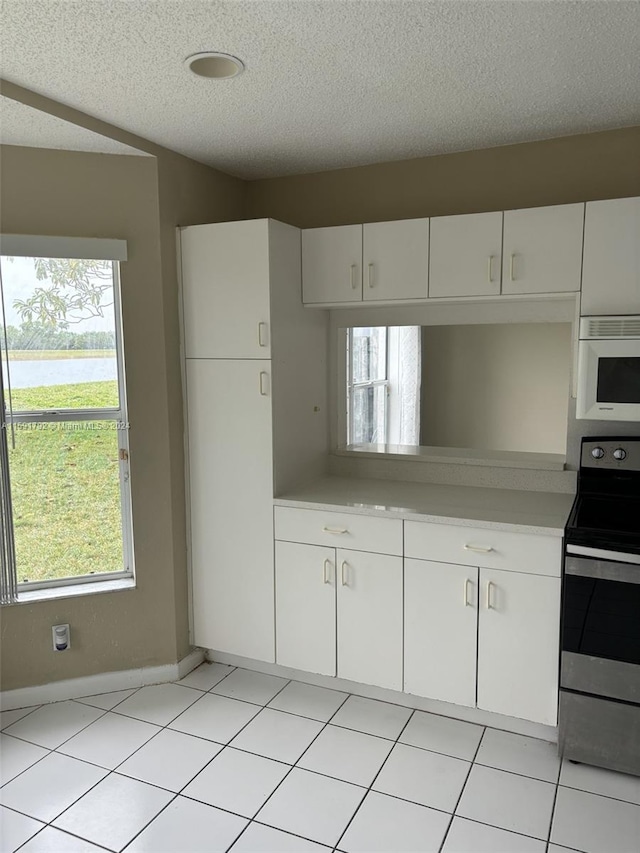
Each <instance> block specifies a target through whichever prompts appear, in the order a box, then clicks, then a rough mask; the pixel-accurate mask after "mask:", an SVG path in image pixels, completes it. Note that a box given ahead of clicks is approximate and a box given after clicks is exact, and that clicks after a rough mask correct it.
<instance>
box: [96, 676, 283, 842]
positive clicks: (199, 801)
mask: <svg viewBox="0 0 640 853" xmlns="http://www.w3.org/2000/svg"><path fill="white" fill-rule="evenodd" d="M238 669H240V667H234V668H233V669H232V670H231V671H230V672H228V673H227V674H226V675H225V676H223V677H222V678H221V679H220V681H217V682H216V683H215V684H214V685H213V686H212V687H210V688H209V690H207V691H205V693H203V695H205V694H206V695H210V694H211V691H212V690H213V689H214V688H215V687H217V686H218V685H219V684H222V682H223V681H224V680H225V679H227V678H228V677H229V676H230V675H232V673H234V672H236V671H238ZM247 671H248V672H251V671H252V670H247ZM172 683H174V682H172ZM290 683H291V681H290V680H288V681H287V682H286V684H283V685H282V687H281V688H280V689H279V690H278V691H277V692H276V693H275V694H274V695H273V696H272V697H271V699H269V702H272V701H273V700H274V699H275V698H276V696H278V695H279V694H280V693H281V692H282V691H283V690H284V689H285V687H287V686H288V685H289V684H290ZM213 695H214V696H220V695H222V694H219V693H214V694H213ZM223 698H225V699H233V700H234V701H237V702H242V701H244V700H241V699H235V698H234V697H232V696H223ZM200 699H202V696H201V697H200ZM200 699H196V701H195V702H192V703H191V705H189V706H188V708H185V709H184V711H181V712H180V714H178V715H177V716H176V717H174V718H173V719H172V720H170V721H169V723H167V725H166V726H164V727H163V729H162V730H164V729H167V728H168V727H169V725H170V724H171V723H172V722H175V720H177V719H178V717H179V716H181V714H183V713H185V712H186V711H187V710H188V709H189V708H192V707H193V706H194V705H196V704H197V703H198V702H199V701H200ZM246 704H253V703H246ZM259 707H260V709H261V711H263V710H264V709H265V708H266V707H267V706H266V705H261V706H259ZM261 711H258V712H257V713H256V714H254V716H253V717H251V719H250V720H247V722H246V723H245V724H244V725H243V726H242V727H241V728H240V729H239V730H238V731H237V732H236V733H235V734H234V735H233V737H232V738H231V739H230V740H229V741H227V743H224V744H219V743H218V741H209V740H208V739H207V738H202V740H208V742H209V743H216V744H218V745H219V746H222V749H220V750H218V752H216V754H215V755H214V756H213V757H212V758H211V759H210V760H209V761H207V763H206V764H205V765H204V766H203V767H201V768H200V769H199V770H198V772H197V773H195V774H194V775H193V776H192V777H191V778H190V779H189V780H188V782H186V783H185V784H184V785H183V786H182V787H181V788H180V790H179V791H177V792H174V791H168V793H171V794H173V797H172V798H171V799H170V800H169V802H168V803H166V804H165V805H164V806H163V807H162V808H161V809H160V811H159V812H158V813H157V814H155V815H154V816H153V817H152V818H151V820H150V821H148V822H147V823H146V824H145V825H144V826H143V827H142V828H141V829H140V830H139V831H138V832H137V833H136V834H135V835H134V836H133V837H132V838H130V839H129V841H128V842H127V843H126V844H125V846H124V847H123V848H122V850H123V851H124V850H126V848H127V847H129V845H130V844H132V843H133V842H134V841H135V839H136V838H137V837H138V836H139V835H141V834H142V833H143V832H144V831H145V830H146V829H147V828H148V827H149V826H150V825H151V824H152V823H153V822H154V820H156V818H158V817H159V816H160V815H161V814H162V813H163V812H164V811H166V809H168V808H169V806H170V805H171V804H172V803H174V802H175V801H176V800H177V799H178V797H180V796H184V795H183V793H182V792H183V791H184V790H185V789H186V788H188V787H189V785H190V784H191V783H192V782H193V780H194V779H195V778H196V777H197V776H199V775H200V774H201V773H202V772H203V771H204V770H205V769H206V768H207V767H208V766H209V765H210V764H211V763H212V762H214V761H215V760H216V758H217V757H218V756H219V755H221V754H222V753H223V752H224V750H225V749H227V748H228V747H230V746H231V741H233V740H234V739H235V738H236V737H237V736H238V735H239V734H240V733H241V732H242V731H244V729H245V728H246V727H247V726H248V725H249V724H250V723H252V722H253V721H254V720H255V719H256V717H258V716H259V715H260V713H261ZM169 731H178V730H177V729H169ZM178 733H179V734H184V735H186V736H187V737H190V736H191V735H189V734H188V733H187V732H178ZM159 734H160V732H157V735H159ZM157 735H154V737H156V736H157ZM151 740H153V738H150V739H149V741H147V743H149V742H150V741H151ZM145 745H146V744H143V745H142V746H145ZM142 746H141V747H140V749H142ZM137 751H138V750H136V751H135V752H137ZM135 752H133V753H131V756H132V755H135ZM131 756H129V757H128V758H126V759H124V761H122V762H120V764H119V765H118V767H121V766H122V764H124V763H125V761H128V760H129V758H131ZM113 772H115V770H114V771H113ZM118 775H120V776H123V775H124V774H118ZM286 775H287V776H288V775H289V774H288V773H287V774H286ZM127 778H134V777H127ZM285 778H286V777H285ZM135 781H138V782H141V781H142V780H139V779H138V780H135ZM143 784H146V785H151V784H152V783H151V782H144V783H143ZM154 787H158V788H160V786H159V785H157V786H154ZM160 790H163V791H166V790H167V789H166V788H160ZM185 799H189V800H192V801H193V802H196V803H202V804H203V805H206V806H208V807H210V808H219V807H218V806H212V805H211V803H204V802H203V801H202V800H197V799H196V798H195V797H186V796H185ZM220 811H224V812H226V813H227V814H231V815H233V816H234V817H239V818H240V819H242V820H247V821H248V822H247V824H246V826H244V827H243V828H242V829H241V830H240V833H239V834H238V835H237V836H236V838H235V839H234V840H233V842H232V843H231V845H230V847H232V846H233V845H234V844H235V843H236V841H237V840H238V838H240V836H241V835H242V833H243V832H244V831H245V829H246V828H247V826H249V824H250V823H251V818H246V817H245V816H244V815H239V814H237V812H231V811H228V810H227V809H220ZM230 847H229V848H227V849H230Z"/></svg>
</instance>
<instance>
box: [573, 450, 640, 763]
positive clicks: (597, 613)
mask: <svg viewBox="0 0 640 853" xmlns="http://www.w3.org/2000/svg"><path fill="white" fill-rule="evenodd" d="M561 637H562V644H561V662H560V710H559V733H558V747H559V751H560V753H561V754H562V755H564V756H565V757H566V758H568V759H570V760H573V761H579V762H584V763H585V764H593V765H596V766H599V767H607V768H610V769H612V770H619V771H621V772H624V773H634V774H637V775H640V437H639V438H601V439H600V438H588V439H586V438H585V439H583V440H582V447H581V460H580V473H579V479H578V494H577V496H576V500H575V502H574V505H573V509H572V511H571V515H570V516H569V521H568V522H567V527H566V530H565V557H564V575H563V591H562V630H561Z"/></svg>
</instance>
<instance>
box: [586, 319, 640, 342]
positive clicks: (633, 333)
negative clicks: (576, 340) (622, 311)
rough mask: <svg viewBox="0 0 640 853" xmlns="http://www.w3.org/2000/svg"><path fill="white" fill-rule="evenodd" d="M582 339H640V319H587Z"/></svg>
mask: <svg viewBox="0 0 640 853" xmlns="http://www.w3.org/2000/svg"><path fill="white" fill-rule="evenodd" d="M582 324H583V325H582V329H581V332H582V334H581V335H580V337H581V338H608V339H609V340H610V339H611V338H640V317H585V318H584V319H583V320H582Z"/></svg>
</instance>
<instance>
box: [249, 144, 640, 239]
mask: <svg viewBox="0 0 640 853" xmlns="http://www.w3.org/2000/svg"><path fill="white" fill-rule="evenodd" d="M639 151H640V127H630V128H624V129H622V130H611V131H606V132H604V133H590V134H583V135H581V136H567V137H563V138H560V139H551V140H547V141H544V142H530V143H525V144H522V145H508V146H503V147H500V148H488V149H485V150H481V151H465V152H462V153H460V154H445V155H442V156H438V157H424V158H422V159H419V160H405V161H400V162H397V163H381V164H378V165H374V166H361V167H358V168H352V169H337V170H335V171H332V172H323V173H315V174H309V175H299V176H292V177H285V178H272V179H269V180H262V181H252V182H250V183H249V184H248V185H247V204H246V208H245V216H246V217H247V218H249V219H250V218H252V217H258V216H272V217H274V218H276V219H281V220H283V221H284V222H289V223H291V224H292V225H298V226H299V227H301V228H314V227H316V226H322V225H347V224H351V223H355V222H383V221H385V220H389V219H409V218H411V217H418V216H442V215H446V214H450V213H476V212H479V211H484V210H506V209H510V208H516V207H535V206H537V205H546V204H567V203H570V202H575V201H588V200H591V199H597V198H622V197H624V196H633V195H640V155H639V153H638V152H639Z"/></svg>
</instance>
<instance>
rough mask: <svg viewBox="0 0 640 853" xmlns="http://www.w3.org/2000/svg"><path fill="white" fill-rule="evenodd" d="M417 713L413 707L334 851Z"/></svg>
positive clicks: (336, 844)
mask: <svg viewBox="0 0 640 853" xmlns="http://www.w3.org/2000/svg"><path fill="white" fill-rule="evenodd" d="M415 714H416V711H415V709H413V710H412V711H411V713H410V714H409V716H408V717H407V720H406V722H405V724H404V725H403V726H402V728H401V729H400V731H399V732H398V736H397V737H396V739H395V740H394V742H393V746H392V747H391V749H390V750H389V753H388V755H387V757H386V758H385V760H384V761H383V762H382V764H381V765H380V767H379V769H378V772H377V773H376V774H375V776H374V777H373V779H372V780H371V784H370V785H369V787H368V788H367V789H366V790H365V793H364V796H363V797H362V799H361V800H360V802H359V803H358V806H357V808H356V810H355V811H354V813H353V814H352V815H351V818H350V819H349V821H348V823H347V825H346V826H345V828H344V829H343V830H342V833H341V834H340V836H339V838H338V840H337V842H336V843H335V845H334V847H333V849H334V851H335V850H337V849H338V845H339V844H340V842H341V841H342V839H343V838H344V836H345V835H346V833H347V831H348V829H349V827H350V826H351V824H352V823H353V821H354V820H355V817H356V815H357V814H358V812H359V811H360V809H361V807H362V804H363V803H364V801H365V800H366V798H367V797H368V796H369V793H370V792H371V789H372V788H373V786H374V785H375V782H376V779H377V778H378V776H379V775H380V774H381V773H382V769H383V767H384V766H385V764H386V763H387V761H388V760H389V756H390V755H391V753H392V752H393V750H394V749H395V748H396V745H397V744H398V743H399V742H400V738H401V737H402V735H403V734H404V731H405V729H406V728H407V726H408V725H409V723H410V722H411V720H412V719H413V718H414V716H415ZM397 799H399V798H397Z"/></svg>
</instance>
